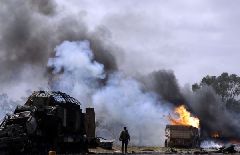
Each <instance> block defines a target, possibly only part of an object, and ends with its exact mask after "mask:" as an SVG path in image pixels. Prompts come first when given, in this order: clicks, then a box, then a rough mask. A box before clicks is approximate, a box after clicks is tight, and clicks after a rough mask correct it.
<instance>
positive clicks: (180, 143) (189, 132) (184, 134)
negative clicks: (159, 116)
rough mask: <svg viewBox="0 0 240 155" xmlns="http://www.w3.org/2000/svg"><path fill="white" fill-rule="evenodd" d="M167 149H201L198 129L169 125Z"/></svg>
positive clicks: (167, 128)
mask: <svg viewBox="0 0 240 155" xmlns="http://www.w3.org/2000/svg"><path fill="white" fill-rule="evenodd" d="M165 135H166V137H167V139H166V140H165V146H166V147H191V148H195V147H199V145H200V139H199V130H198V128H195V127H192V126H186V125H167V126H166V129H165Z"/></svg>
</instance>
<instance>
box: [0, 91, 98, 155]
mask: <svg viewBox="0 0 240 155" xmlns="http://www.w3.org/2000/svg"><path fill="white" fill-rule="evenodd" d="M80 105H81V104H80V102H79V101H77V100H76V99H74V98H73V97H70V96H69V95H67V94H65V93H62V92H53V91H51V92H50V91H35V92H33V94H32V95H31V96H30V97H29V98H28V100H27V102H26V103H25V104H24V105H23V106H17V108H16V109H15V111H14V113H13V114H10V115H6V117H5V118H4V119H3V121H2V123H1V125H0V151H1V152H0V153H1V154H8V153H10V154H20V153H23V154H25V153H32V154H34V153H45V154H46V153H47V152H48V151H49V150H51V149H53V150H57V152H59V153H64V152H86V151H87V149H88V142H92V143H93V142H95V112H94V109H93V108H87V109H86V113H83V112H82V109H81V107H80Z"/></svg>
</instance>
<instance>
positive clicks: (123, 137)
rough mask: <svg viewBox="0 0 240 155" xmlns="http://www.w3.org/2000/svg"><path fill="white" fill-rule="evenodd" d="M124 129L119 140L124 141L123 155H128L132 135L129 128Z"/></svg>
mask: <svg viewBox="0 0 240 155" xmlns="http://www.w3.org/2000/svg"><path fill="white" fill-rule="evenodd" d="M123 129H124V130H123V131H122V132H121V134H120V137H119V140H120V141H122V153H127V145H128V142H129V141H130V135H129V133H128V130H127V127H124V128H123ZM124 149H125V151H124Z"/></svg>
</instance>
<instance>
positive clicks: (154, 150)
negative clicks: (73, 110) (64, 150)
mask: <svg viewBox="0 0 240 155" xmlns="http://www.w3.org/2000/svg"><path fill="white" fill-rule="evenodd" d="M89 151H90V152H91V153H94V154H118V153H121V147H120V146H114V147H113V148H112V150H107V149H103V148H100V147H97V148H94V149H89ZM197 152H200V150H199V149H175V148H172V149H171V148H166V147H134V146H132V147H128V154H192V153H197Z"/></svg>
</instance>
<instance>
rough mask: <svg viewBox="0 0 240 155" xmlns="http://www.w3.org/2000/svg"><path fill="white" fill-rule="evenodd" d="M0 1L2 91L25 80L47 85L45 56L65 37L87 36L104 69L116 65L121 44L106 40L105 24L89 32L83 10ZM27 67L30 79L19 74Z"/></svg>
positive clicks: (48, 3) (52, 3)
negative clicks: (77, 11) (36, 76)
mask: <svg viewBox="0 0 240 155" xmlns="http://www.w3.org/2000/svg"><path fill="white" fill-rule="evenodd" d="M0 3H1V5H0V20H1V21H2V22H1V27H0V51H1V52H0V56H1V57H0V70H1V73H4V74H1V75H0V80H1V87H2V92H6V91H9V90H10V89H14V88H13V87H10V86H11V85H13V86H17V85H22V83H25V84H26V83H28V87H29V88H33V89H38V88H39V87H42V88H45V89H46V88H47V87H48V85H47V84H44V85H43V83H44V81H46V80H47V79H48V78H49V76H51V75H49V73H51V72H48V71H47V67H46V64H47V61H48V58H49V57H51V56H52V55H54V48H55V47H56V46H57V45H58V44H60V43H61V42H62V41H64V40H85V39H87V40H89V41H90V42H91V48H92V49H93V50H94V58H95V59H96V60H98V61H99V62H100V63H102V64H104V66H105V69H106V71H111V70H115V69H117V65H116V61H115V58H114V56H113V53H114V52H115V53H118V54H120V52H121V50H120V48H117V47H115V46H114V44H111V43H109V42H111V41H110V39H109V38H108V37H109V35H107V34H108V33H109V32H108V31H107V29H106V28H103V27H102V28H98V29H96V30H92V31H91V32H90V31H89V30H88V28H87V26H86V24H85V21H84V14H83V13H81V12H80V13H71V12H64V11H62V10H61V9H59V7H58V5H57V3H56V2H55V1H47V0H43V1H36V0H31V1H24V0H12V1H7V0H1V1H0ZM26 68H28V69H27V72H28V73H27V75H38V78H36V79H35V80H32V81H33V83H30V82H28V78H31V77H26V78H25V79H21V78H19V77H21V76H22V75H23V73H26ZM29 68H30V69H29ZM39 74H41V76H39ZM20 79H21V81H20ZM32 79H33V78H32ZM37 83H39V84H37ZM35 84H37V85H35ZM25 91H26V90H23V89H21V90H20V89H19V92H21V93H19V94H18V95H15V96H14V95H13V93H12V94H10V95H12V96H13V97H16V98H19V97H21V96H22V95H26V93H25Z"/></svg>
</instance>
